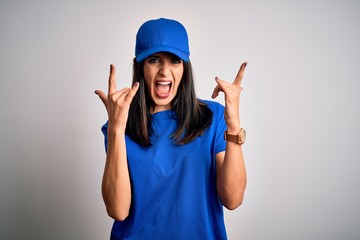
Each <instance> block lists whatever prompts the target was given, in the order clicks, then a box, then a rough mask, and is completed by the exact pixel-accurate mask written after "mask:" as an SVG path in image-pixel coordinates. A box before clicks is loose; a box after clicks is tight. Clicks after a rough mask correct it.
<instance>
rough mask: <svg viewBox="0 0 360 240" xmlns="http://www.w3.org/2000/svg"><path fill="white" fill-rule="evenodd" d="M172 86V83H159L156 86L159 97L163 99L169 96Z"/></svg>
mask: <svg viewBox="0 0 360 240" xmlns="http://www.w3.org/2000/svg"><path fill="white" fill-rule="evenodd" d="M171 86H172V82H171V81H157V82H156V84H155V89H156V93H157V95H158V96H159V97H161V98H164V97H167V96H169V94H170V89H171Z"/></svg>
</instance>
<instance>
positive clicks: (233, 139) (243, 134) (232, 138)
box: [224, 128, 246, 145]
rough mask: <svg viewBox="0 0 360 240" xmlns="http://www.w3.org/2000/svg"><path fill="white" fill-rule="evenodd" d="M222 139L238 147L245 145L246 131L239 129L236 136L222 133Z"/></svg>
mask: <svg viewBox="0 0 360 240" xmlns="http://www.w3.org/2000/svg"><path fill="white" fill-rule="evenodd" d="M224 139H225V140H226V141H229V142H233V143H236V144H239V145H242V144H244V143H245V140H246V131H245V129H243V128H241V129H240V131H239V133H238V134H236V135H231V134H228V133H227V131H225V132H224Z"/></svg>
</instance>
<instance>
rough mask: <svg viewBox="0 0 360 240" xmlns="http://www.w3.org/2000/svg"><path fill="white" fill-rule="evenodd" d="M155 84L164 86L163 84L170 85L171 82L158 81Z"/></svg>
mask: <svg viewBox="0 0 360 240" xmlns="http://www.w3.org/2000/svg"><path fill="white" fill-rule="evenodd" d="M157 84H160V85H163V86H165V85H170V84H171V83H170V82H158V83H157Z"/></svg>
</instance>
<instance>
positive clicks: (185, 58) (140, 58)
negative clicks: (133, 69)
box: [136, 46, 190, 62]
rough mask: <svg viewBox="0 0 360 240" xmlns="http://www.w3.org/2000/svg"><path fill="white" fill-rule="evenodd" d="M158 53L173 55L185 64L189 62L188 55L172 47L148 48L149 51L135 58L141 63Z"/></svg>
mask: <svg viewBox="0 0 360 240" xmlns="http://www.w3.org/2000/svg"><path fill="white" fill-rule="evenodd" d="M158 52H169V53H172V54H175V55H176V56H178V57H179V58H181V59H182V60H183V61H185V62H188V61H189V60H190V59H189V53H185V52H183V51H180V50H179V49H177V48H174V47H166V46H161V47H153V48H149V49H147V50H145V51H143V52H142V53H140V54H138V55H137V56H136V61H137V62H141V61H143V60H145V59H146V58H147V57H150V56H151V55H153V54H155V53H158Z"/></svg>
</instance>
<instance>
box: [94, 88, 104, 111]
mask: <svg viewBox="0 0 360 240" xmlns="http://www.w3.org/2000/svg"><path fill="white" fill-rule="evenodd" d="M95 94H96V95H98V96H99V98H100V99H101V101H102V102H103V103H104V105H105V107H106V108H107V97H106V95H105V93H104V92H103V91H101V90H96V91H95Z"/></svg>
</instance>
